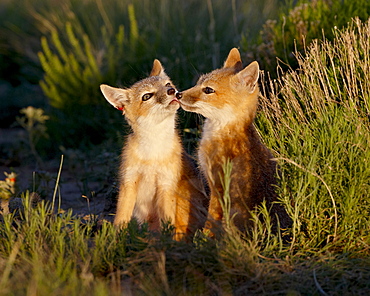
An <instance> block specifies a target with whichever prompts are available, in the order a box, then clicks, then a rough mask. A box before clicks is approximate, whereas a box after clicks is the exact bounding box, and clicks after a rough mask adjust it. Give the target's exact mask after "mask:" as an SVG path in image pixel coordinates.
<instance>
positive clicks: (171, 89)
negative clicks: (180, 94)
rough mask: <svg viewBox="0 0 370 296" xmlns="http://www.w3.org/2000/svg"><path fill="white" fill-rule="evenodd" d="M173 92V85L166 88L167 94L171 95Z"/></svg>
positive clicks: (174, 90)
mask: <svg viewBox="0 0 370 296" xmlns="http://www.w3.org/2000/svg"><path fill="white" fill-rule="evenodd" d="M175 92H176V89H174V88H173V87H171V88H169V89H167V94H168V95H169V96H173V95H174V94H175Z"/></svg>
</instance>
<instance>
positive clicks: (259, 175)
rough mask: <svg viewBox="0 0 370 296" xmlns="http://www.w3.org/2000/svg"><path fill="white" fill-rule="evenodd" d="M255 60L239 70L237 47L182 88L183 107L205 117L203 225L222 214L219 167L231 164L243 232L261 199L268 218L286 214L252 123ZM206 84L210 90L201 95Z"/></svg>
mask: <svg viewBox="0 0 370 296" xmlns="http://www.w3.org/2000/svg"><path fill="white" fill-rule="evenodd" d="M258 77H259V67H258V64H257V62H253V63H251V64H250V65H249V66H247V67H246V68H244V69H242V62H241V58H240V54H239V51H238V50H237V49H236V48H233V49H232V50H231V51H230V53H229V56H228V58H227V59H226V61H225V64H224V67H223V68H221V69H217V70H214V71H212V72H211V73H209V74H206V75H203V76H201V77H200V79H199V80H198V82H197V84H196V85H195V86H194V87H192V88H190V89H188V90H186V91H184V92H183V93H182V98H181V99H180V102H181V106H182V108H183V109H184V110H186V111H191V112H196V113H200V114H202V115H203V116H205V117H206V120H205V124H204V129H203V135H202V139H201V141H200V145H199V151H198V158H199V163H200V167H201V170H202V172H203V173H204V174H205V176H206V178H207V180H208V184H209V186H210V190H211V196H210V205H209V215H208V222H207V227H209V228H210V227H212V226H215V225H213V224H214V222H215V221H216V224H218V223H217V221H221V220H222V218H223V213H222V209H221V206H220V203H219V198H220V197H222V196H223V188H222V181H221V180H223V170H222V166H223V165H224V163H225V162H226V161H227V160H230V161H231V162H232V166H233V167H232V173H231V185H230V196H231V215H233V214H234V213H236V216H235V220H234V222H235V225H236V226H238V228H239V229H241V230H245V229H246V227H248V224H249V223H250V218H251V214H250V210H253V209H254V208H255V207H256V206H258V205H260V204H261V203H262V201H264V200H266V202H267V205H268V206H269V207H271V208H272V211H271V213H272V218H273V220H274V221H275V222H276V220H275V216H276V214H277V215H278V216H279V219H280V223H281V225H282V227H285V226H287V225H288V223H289V217H288V216H287V214H286V212H285V210H284V209H283V207H281V206H280V205H275V204H274V205H273V202H274V201H276V200H277V195H276V193H275V190H274V186H275V184H276V180H275V174H276V164H275V161H274V160H273V156H272V154H271V152H270V151H269V150H268V149H267V148H266V147H265V146H264V145H263V144H262V142H261V140H260V137H259V135H258V133H257V131H256V129H255V128H254V126H253V121H254V118H255V115H256V110H257V104H258V94H259V88H258V84H257V80H258ZM207 87H210V88H212V90H213V91H214V92H211V93H208V94H207V93H206V92H207Z"/></svg>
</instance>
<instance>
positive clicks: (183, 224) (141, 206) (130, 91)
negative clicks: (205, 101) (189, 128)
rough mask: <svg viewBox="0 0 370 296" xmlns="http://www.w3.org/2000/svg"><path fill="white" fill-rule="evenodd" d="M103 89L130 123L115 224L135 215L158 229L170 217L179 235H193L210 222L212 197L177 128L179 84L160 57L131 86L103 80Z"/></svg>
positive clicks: (179, 237) (182, 237) (139, 219)
mask: <svg viewBox="0 0 370 296" xmlns="http://www.w3.org/2000/svg"><path fill="white" fill-rule="evenodd" d="M100 89H101V92H102V94H103V95H104V97H105V99H106V100H107V101H108V102H109V103H110V104H111V105H112V106H113V107H115V108H116V109H118V110H121V111H122V113H123V115H124V117H125V120H126V121H127V122H128V124H129V126H130V127H131V132H130V134H129V135H128V137H127V139H126V141H125V144H124V147H123V149H122V155H121V165H120V169H119V174H118V179H119V190H118V201H117V210H116V214H115V217H114V221H113V224H114V225H115V226H116V227H117V228H119V229H121V228H123V227H125V226H126V225H127V224H128V223H129V221H130V220H131V219H132V218H134V219H136V220H137V221H138V222H139V223H140V224H142V223H144V222H146V223H148V226H149V229H150V230H151V231H153V232H158V231H160V229H161V223H163V222H168V221H170V222H171V223H172V224H173V225H174V227H175V239H176V240H182V239H184V238H188V237H189V236H191V235H192V234H194V232H195V231H196V230H197V229H198V228H200V227H201V226H202V223H203V224H204V222H205V219H206V211H205V210H202V208H203V205H205V206H206V204H207V196H206V194H205V192H204V189H203V185H202V182H201V178H199V172H198V171H197V167H196V165H195V164H194V161H192V158H191V157H190V155H188V154H187V153H186V152H185V151H184V149H183V147H182V143H181V139H180V136H179V134H178V132H177V130H176V118H177V117H176V114H177V110H178V109H179V108H180V103H179V100H178V99H177V97H176V93H177V89H176V88H175V86H174V85H173V83H172V82H171V80H170V78H169V77H168V75H167V74H166V72H165V70H164V68H163V66H162V64H161V62H160V61H159V60H157V59H155V60H154V62H153V67H152V70H151V72H150V75H149V77H147V78H144V79H142V80H140V81H138V82H136V83H135V84H133V85H132V86H131V87H130V88H125V89H123V88H116V87H112V86H109V85H106V84H102V85H100Z"/></svg>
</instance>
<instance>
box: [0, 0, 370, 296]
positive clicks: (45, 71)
mask: <svg viewBox="0 0 370 296" xmlns="http://www.w3.org/2000/svg"><path fill="white" fill-rule="evenodd" d="M369 16H370V3H369V2H368V1H367V0H313V1H300V0H298V1H283V0H281V1H279V0H264V1H261V0H260V1H256V0H252V1H238V0H231V1H226V0H206V1H195V0H189V1H178V0H173V1H170V0H158V1H147V0H134V1H125V0H122V1H117V0H106V1H102V0H84V1H77V0H65V1H46V0H16V1H12V0H2V1H1V3H0V98H1V100H0V128H1V133H0V137H1V139H0V165H2V167H4V170H7V172H8V173H10V171H14V172H15V173H17V171H18V170H19V168H21V167H23V166H30V167H32V169H34V171H35V172H36V173H33V174H32V178H31V182H30V184H25V182H22V179H21V178H17V179H16V181H17V182H16V183H15V182H14V180H15V178H14V177H13V175H9V174H8V175H6V177H7V178H6V179H5V180H4V181H0V194H1V197H2V199H3V201H4V200H5V199H7V200H9V204H10V205H14V203H16V202H19V203H21V204H22V206H19V205H17V206H16V207H15V208H16V209H17V210H15V211H13V212H12V213H10V214H3V215H2V216H1V222H0V241H1V243H0V295H49V294H52V293H53V294H58V295H121V294H128V295H129V294H134V295H136V294H139V295H141V294H143V295H146V294H148V295H167V294H168V295H224V294H235V295H245V294H248V295H249V294H250V295H265V294H267V295H271V294H277V295H338V294H343V295H368V294H369V293H370V259H369V258H370V257H369V255H370V248H369V246H370V234H369V229H370V222H369V219H368V217H369V214H370V203H369V192H370V181H369V180H370V166H369V165H368V162H369V159H370V146H369V143H370V85H369V84H370V58H369V57H370V41H369V40H370V38H369V37H370V21H369ZM235 46H236V47H239V48H240V49H241V52H242V58H243V61H244V63H245V64H248V63H249V62H251V61H253V60H258V61H259V63H260V67H261V69H263V70H264V71H263V74H264V75H263V78H262V79H261V84H260V85H261V97H260V103H261V104H260V110H259V113H258V117H257V119H256V126H257V128H258V130H259V131H260V133H261V135H262V137H263V139H264V141H265V143H266V145H267V146H268V147H269V148H270V149H272V150H273V151H274V153H275V155H276V158H277V160H278V162H279V165H280V169H281V173H280V186H279V188H278V190H279V192H280V196H281V202H282V203H283V204H284V205H285V207H286V208H287V210H288V212H289V214H290V215H291V217H292V219H293V222H294V223H293V226H292V228H291V229H288V230H286V232H287V235H289V237H290V238H291V239H290V240H289V242H286V241H285V240H283V239H282V235H281V234H272V233H271V227H270V225H269V223H268V219H267V221H266V223H265V224H261V223H260V222H259V220H258V219H257V218H256V219H255V228H254V229H252V230H251V231H250V233H247V234H243V235H241V234H239V233H237V231H236V230H235V229H234V227H233V226H232V221H227V222H228V223H225V235H224V236H223V238H222V239H220V240H219V241H215V240H212V239H209V238H208V237H207V233H204V232H199V233H198V234H197V236H196V237H195V238H194V241H193V243H191V244H186V243H182V242H174V241H173V240H172V239H171V231H172V229H171V226H170V225H164V226H163V233H162V234H161V235H160V236H159V237H153V235H152V234H151V233H149V232H148V231H147V229H146V228H145V226H144V227H138V225H136V224H135V223H134V222H133V223H132V224H130V225H129V227H128V228H127V229H126V230H124V231H122V232H119V233H118V232H116V231H115V230H114V229H113V227H112V225H111V224H110V223H109V222H107V221H105V220H102V219H101V216H98V215H96V214H97V213H96V211H94V210H93V209H92V208H91V207H88V208H89V216H88V217H87V218H86V217H84V216H82V215H81V213H79V212H78V211H76V209H74V210H75V211H72V210H68V209H66V208H64V209H63V208H62V207H61V206H60V205H61V204H63V200H64V199H68V198H69V197H68V196H64V195H62V194H61V193H60V192H61V191H60V187H63V186H65V185H66V184H65V183H63V182H64V181H63V172H64V171H67V172H68V173H69V175H70V176H72V178H73V179H74V181H75V182H76V183H78V184H79V188H80V196H79V198H80V199H82V200H83V198H82V197H81V196H82V195H83V196H84V197H85V200H86V203H87V205H88V206H90V203H92V201H94V200H97V199H103V197H105V196H108V195H109V194H111V191H114V188H113V189H112V184H113V183H114V182H113V181H114V172H115V169H116V164H117V162H118V155H119V150H120V147H121V146H122V143H123V135H124V134H125V133H126V132H127V127H126V126H125V125H124V124H123V122H122V121H123V119H122V116H121V115H120V114H119V112H116V110H114V109H113V108H111V107H110V106H109V104H107V103H106V101H105V100H104V98H103V97H102V95H101V94H100V91H99V84H101V83H108V84H111V85H117V86H129V85H130V84H132V83H133V82H135V81H137V80H138V79H141V78H143V77H145V76H146V75H147V73H148V72H149V70H150V67H151V65H152V62H153V59H154V58H158V59H160V60H161V62H162V63H163V65H164V66H165V67H166V71H167V73H168V74H169V75H170V77H171V78H172V79H173V81H174V82H175V84H176V85H177V86H178V88H179V89H186V88H188V87H190V86H191V85H192V84H194V83H195V81H196V80H197V77H198V76H199V74H201V73H205V72H209V71H210V70H212V69H214V68H217V67H219V66H220V65H222V62H223V60H224V59H225V57H226V55H227V53H228V51H229V50H230V48H232V47H235ZM29 106H32V107H29ZM180 119H181V120H180V123H179V130H180V132H181V133H182V135H183V139H184V144H185V145H186V147H187V148H188V149H189V151H192V150H193V149H194V147H196V145H197V140H198V138H199V135H200V132H201V123H202V119H201V118H200V117H198V116H193V115H189V114H186V113H185V112H181V113H180ZM14 131H17V133H15V132H14ZM18 131H23V133H22V134H21V136H18ZM13 137H14V138H13ZM10 138H11V139H10ZM61 154H63V155H64V157H65V163H64V164H62V163H61V164H60V169H61V170H62V174H60V173H59V174H58V163H59V160H60V155H61ZM63 159H64V158H62V160H63ZM55 163H57V165H55ZM60 177H61V178H60ZM22 178H23V177H22ZM92 183H94V184H98V187H97V188H99V190H98V191H96V192H95V191H93V190H91V188H92V186H91V184H92ZM225 184H227V182H225ZM16 185H18V187H17V186H16ZM107 186H108V187H107ZM30 192H37V194H34V193H32V194H31V193H30ZM35 197H41V198H42V199H43V201H41V202H39V203H38V204H37V205H36V206H33V207H32V201H33V202H34V203H35ZM9 198H10V199H9ZM224 198H227V197H224ZM58 200H59V201H58ZM58 202H59V204H58ZM258 215H266V209H265V208H263V207H261V208H260V209H258V210H257V211H256V217H257V216H258Z"/></svg>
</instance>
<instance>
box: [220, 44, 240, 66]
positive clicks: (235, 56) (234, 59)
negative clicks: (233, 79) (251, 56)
mask: <svg viewBox="0 0 370 296" xmlns="http://www.w3.org/2000/svg"><path fill="white" fill-rule="evenodd" d="M224 68H235V71H240V70H241V69H242V68H243V63H242V59H241V58H240V53H239V50H238V49H237V48H235V47H234V48H233V49H231V50H230V52H229V55H228V56H227V59H226V61H225V63H224Z"/></svg>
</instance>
